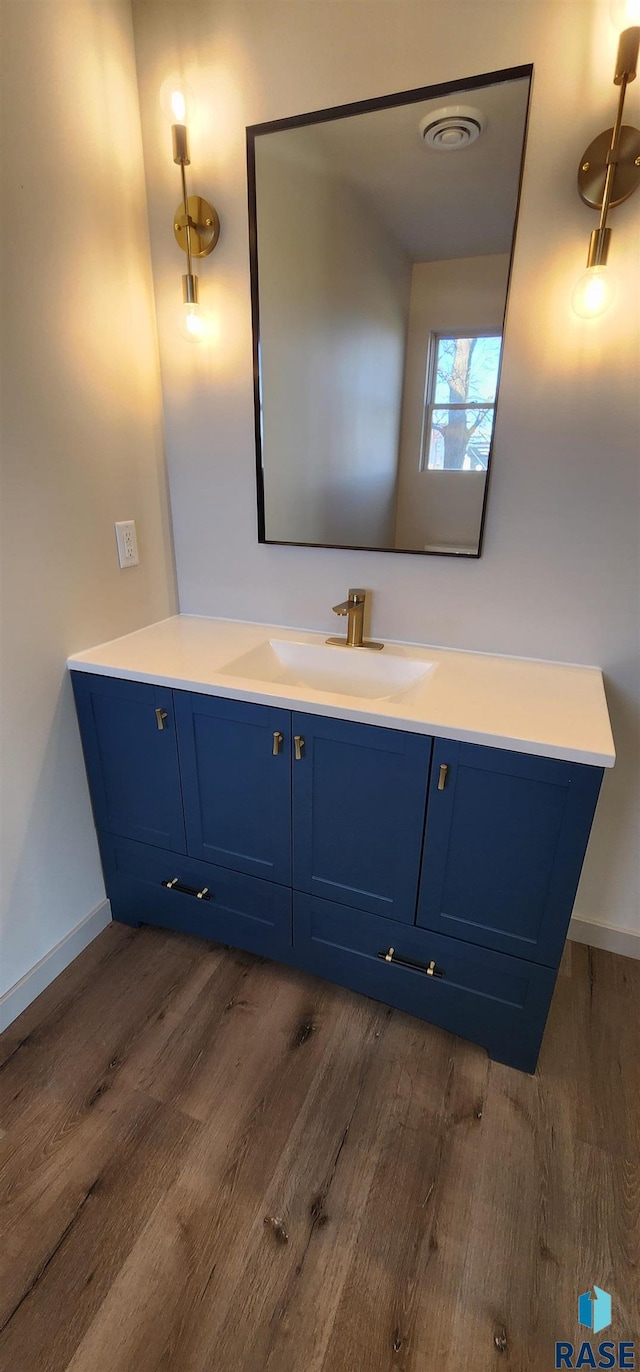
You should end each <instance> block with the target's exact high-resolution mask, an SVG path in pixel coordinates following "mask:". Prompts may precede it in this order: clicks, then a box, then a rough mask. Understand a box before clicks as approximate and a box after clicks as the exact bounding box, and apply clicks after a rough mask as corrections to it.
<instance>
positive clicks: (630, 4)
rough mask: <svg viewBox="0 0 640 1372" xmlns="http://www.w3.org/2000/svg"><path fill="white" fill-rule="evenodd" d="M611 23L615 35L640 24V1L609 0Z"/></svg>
mask: <svg viewBox="0 0 640 1372" xmlns="http://www.w3.org/2000/svg"><path fill="white" fill-rule="evenodd" d="M610 13H611V23H612V24H613V27H614V29H615V30H616V33H621V32H622V30H623V29H630V28H632V27H633V26H634V25H635V24H640V0H611V6H610Z"/></svg>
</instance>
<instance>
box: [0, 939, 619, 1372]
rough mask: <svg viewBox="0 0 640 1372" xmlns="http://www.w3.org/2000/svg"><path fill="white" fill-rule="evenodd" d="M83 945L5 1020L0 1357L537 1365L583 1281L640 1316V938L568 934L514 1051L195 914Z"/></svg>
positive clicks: (122, 1366)
mask: <svg viewBox="0 0 640 1372" xmlns="http://www.w3.org/2000/svg"><path fill="white" fill-rule="evenodd" d="M86 954H87V956H85V954H83V955H82V958H81V959H78V964H79V965H74V967H73V968H71V969H68V971H67V972H66V973H64V974H63V976H62V977H61V978H60V979H59V983H57V984H54V986H53V987H51V988H49V989H48V991H47V992H46V993H45V995H44V997H43V998H42V1000H41V1003H40V1004H37V1003H36V1005H35V1006H33V1007H30V1008H29V1010H28V1011H26V1012H25V1015H24V1016H21V1017H20V1021H18V1022H17V1024H16V1026H13V1027H12V1030H11V1031H9V1033H8V1035H5V1036H4V1038H3V1039H0V1063H4V1068H3V1070H0V1092H1V1093H2V1106H3V1115H4V1121H5V1123H4V1125H3V1127H4V1128H5V1129H6V1133H5V1135H4V1137H0V1202H1V1204H2V1206H3V1212H2V1220H3V1224H4V1233H5V1235H6V1238H5V1243H4V1248H3V1250H2V1251H1V1253H0V1265H3V1268H4V1273H3V1277H0V1308H1V1309H2V1311H3V1314H4V1320H5V1324H6V1327H5V1329H4V1333H3V1334H1V1335H0V1367H1V1368H2V1372H5V1369H6V1372H132V1370H133V1369H135V1372H213V1370H214V1369H215V1372H374V1370H375V1372H436V1369H437V1372H459V1369H460V1368H464V1369H465V1370H466V1369H469V1372H496V1369H500V1372H502V1369H505V1370H506V1372H548V1369H549V1368H550V1367H552V1366H553V1362H554V1357H553V1345H554V1342H555V1339H556V1338H566V1339H570V1340H573V1341H574V1342H575V1341H576V1340H579V1338H580V1329H579V1327H578V1325H577V1304H576V1302H577V1296H578V1294H579V1293H580V1292H581V1291H583V1290H587V1289H588V1288H589V1287H590V1286H592V1285H593V1283H594V1282H597V1283H598V1285H601V1286H604V1288H605V1289H606V1290H609V1291H610V1292H611V1294H612V1297H613V1308H614V1321H613V1325H612V1330H611V1337H612V1338H628V1339H632V1338H635V1339H636V1340H640V1299H639V1291H640V1283H639V1282H638V1271H640V1075H639V1073H640V1034H639V1025H638V1012H637V1005H638V992H639V991H640V964H636V963H632V962H630V961H629V960H625V959H623V958H619V957H615V956H613V955H611V954H606V953H600V952H599V951H596V950H588V949H586V948H583V947H581V946H579V945H571V946H570V947H569V948H568V950H567V953H566V955H565V959H564V960H563V964H562V967H561V970H560V975H559V977H558V983H557V988H556V993H555V996H554V1000H553V1005H552V1011H551V1016H550V1020H549V1025H548V1029H547V1034H546V1036H545V1041H544V1044H543V1051H542V1054H541V1058H540V1064H539V1068H538V1071H537V1073H536V1075H535V1076H534V1077H529V1076H527V1075H524V1074H522V1073H518V1072H515V1071H512V1070H511V1069H509V1068H506V1067H502V1066H500V1065H498V1064H496V1063H490V1062H489V1059H488V1058H487V1056H486V1054H485V1053H484V1052H483V1051H482V1050H481V1049H479V1048H476V1047H474V1046H473V1045H470V1044H467V1043H464V1042H463V1041H462V1040H459V1039H456V1038H455V1037H453V1036H452V1035H448V1034H445V1033H444V1032H441V1031H440V1030H437V1029H435V1028H433V1027H431V1026H429V1025H427V1024H423V1023H422V1022H421V1021H417V1020H414V1019H411V1018H410V1017H408V1016H404V1015H402V1014H399V1013H397V1012H392V1011H390V1010H389V1009H387V1008H386V1007H384V1006H380V1005H378V1004H376V1003H375V1002H373V1001H368V1000H366V999H365V998H364V997H360V996H357V995H352V994H351V993H350V992H349V991H346V990H343V989H342V988H340V987H334V986H329V985H327V984H326V983H323V982H320V981H318V980H317V979H315V978H313V977H307V976H305V975H304V974H301V973H298V972H296V971H294V970H292V969H287V968H282V967H278V966H277V965H275V964H272V963H269V962H266V961H264V960H262V959H259V958H253V957H251V956H250V955H248V954H242V953H237V952H233V951H231V950H225V949H222V948H220V947H217V946H215V945H210V944H206V943H203V942H200V941H198V940H196V939H190V938H186V937H184V938H183V937H182V936H179V935H176V934H168V933H166V932H165V931H160V930H153V929H142V930H139V931H132V930H129V929H123V928H122V927H115V928H113V929H109V930H105V931H104V933H103V934H102V935H101V936H100V938H99V939H98V940H96V941H95V944H94V945H92V948H91V949H90V950H86ZM265 1220H266V1221H267V1223H265Z"/></svg>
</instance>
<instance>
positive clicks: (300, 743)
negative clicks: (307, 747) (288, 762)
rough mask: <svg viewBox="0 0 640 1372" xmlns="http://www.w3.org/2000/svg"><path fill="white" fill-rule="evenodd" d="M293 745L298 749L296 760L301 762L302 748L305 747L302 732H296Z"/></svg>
mask: <svg viewBox="0 0 640 1372" xmlns="http://www.w3.org/2000/svg"><path fill="white" fill-rule="evenodd" d="M293 746H294V748H295V750H296V762H301V760H302V749H303V748H304V739H303V737H302V735H301V734H294V738H293Z"/></svg>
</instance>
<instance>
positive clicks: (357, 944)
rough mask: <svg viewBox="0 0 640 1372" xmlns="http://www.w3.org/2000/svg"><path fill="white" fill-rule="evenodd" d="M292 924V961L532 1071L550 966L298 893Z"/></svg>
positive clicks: (552, 976)
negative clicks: (539, 964) (542, 965)
mask: <svg viewBox="0 0 640 1372" xmlns="http://www.w3.org/2000/svg"><path fill="white" fill-rule="evenodd" d="M293 927H294V949H295V954H296V961H297V962H298V964H299V965H301V966H304V967H305V968H307V969H308V970H309V971H310V972H315V973H317V975H319V976H321V977H326V978H327V979H328V980H329V981H337V982H339V983H340V984H341V985H342V986H350V987H351V988H352V989H353V990H354V991H362V992H364V994H365V995H368V996H372V997H373V998H374V999H375V1000H380V1001H384V1002H385V1003H386V1004H388V1005H394V1006H397V1008H398V1009H400V1010H406V1011H407V1012H408V1013H409V1014H411V1015H418V1016H419V1017H420V1018H421V1019H426V1020H429V1021H430V1022H431V1023H432V1024H438V1025H440V1026H441V1027H442V1028H443V1029H448V1030H450V1031H451V1032H452V1033H454V1034H459V1035H460V1036H461V1037H462V1038H468V1039H471V1040H472V1042H474V1043H479V1044H482V1046H483V1047H484V1048H486V1049H487V1050H488V1052H489V1053H490V1054H491V1057H492V1058H496V1059H497V1060H498V1061H499V1062H505V1063H508V1064H509V1066H511V1067H519V1068H520V1069H521V1070H523V1071H526V1072H533V1071H535V1066H536V1062H537V1058H538V1052H539V1048H540V1042H541V1039H542V1034H543V1031H544V1025H545V1021H546V1018H547V1013H548V1009H549V1003H550V1000H551V996H552V993H553V987H554V984H555V976H556V974H555V971H553V970H552V969H551V968H548V967H540V966H538V965H536V964H535V963H531V962H526V961H523V960H522V959H520V958H514V957H509V956H507V955H506V954H504V953H496V952H493V951H491V950H490V949H487V948H478V947H475V946H474V945H473V944H469V943H463V942H462V941H461V940H460V939H452V938H447V937H445V936H444V935H442V934H435V933H431V932H430V931H428V930H425V929H419V928H416V927H414V928H410V927H406V926H403V925H400V924H399V923H398V922H397V921H394V920H387V919H380V918H379V917H377V916H374V915H369V914H365V913H363V912H361V911H359V910H353V909H348V908H347V907H345V906H342V905H336V904H334V903H333V902H332V901H325V900H319V899H317V898H315V897H313V896H306V895H300V894H298V893H297V892H296V893H295V894H294V926H293ZM390 950H393V953H392V954H391V953H390ZM385 955H388V956H389V958H390V960H387V957H386V956H385ZM411 964H417V965H416V966H414V965H411ZM430 964H433V966H432V972H433V974H432V975H427V971H426V969H427V968H428V967H429V965H430Z"/></svg>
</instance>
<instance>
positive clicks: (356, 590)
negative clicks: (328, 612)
mask: <svg viewBox="0 0 640 1372" xmlns="http://www.w3.org/2000/svg"><path fill="white" fill-rule="evenodd" d="M366 598H367V592H366V591H364V590H362V588H361V587H357V586H356V587H352V588H351V589H350V590H349V591H347V599H348V600H351V601H353V604H354V605H364V602H365V600H366Z"/></svg>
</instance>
